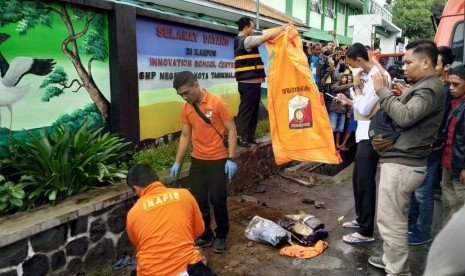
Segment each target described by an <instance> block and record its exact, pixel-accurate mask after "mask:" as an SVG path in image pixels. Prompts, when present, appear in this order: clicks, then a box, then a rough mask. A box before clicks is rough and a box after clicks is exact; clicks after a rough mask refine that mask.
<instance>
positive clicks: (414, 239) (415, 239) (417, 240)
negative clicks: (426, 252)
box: [408, 235, 433, 245]
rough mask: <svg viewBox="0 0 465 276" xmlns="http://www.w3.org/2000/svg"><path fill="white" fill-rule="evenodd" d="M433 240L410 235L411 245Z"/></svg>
mask: <svg viewBox="0 0 465 276" xmlns="http://www.w3.org/2000/svg"><path fill="white" fill-rule="evenodd" d="M432 240H433V239H432V238H429V239H422V238H420V237H418V236H413V235H409V236H408V243H409V244H410V245H420V244H424V243H428V242H430V241H432Z"/></svg>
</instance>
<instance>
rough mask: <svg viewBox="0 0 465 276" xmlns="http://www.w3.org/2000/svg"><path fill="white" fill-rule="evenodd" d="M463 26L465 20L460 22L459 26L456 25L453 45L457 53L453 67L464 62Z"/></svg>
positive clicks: (453, 51) (454, 51)
mask: <svg viewBox="0 0 465 276" xmlns="http://www.w3.org/2000/svg"><path fill="white" fill-rule="evenodd" d="M463 27H464V24H463V21H462V22H460V23H458V24H457V26H455V30H454V37H453V38H452V45H451V48H452V53H454V55H455V60H454V63H452V67H454V66H456V65H459V64H462V63H463V54H464V51H465V47H464V43H463V42H464V40H463Z"/></svg>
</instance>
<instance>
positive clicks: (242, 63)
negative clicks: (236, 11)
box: [234, 16, 292, 148]
mask: <svg viewBox="0 0 465 276" xmlns="http://www.w3.org/2000/svg"><path fill="white" fill-rule="evenodd" d="M289 24H292V23H291V22H290V23H289ZM237 25H238V29H239V34H238V35H237V37H236V38H235V39H234V57H235V60H236V64H235V65H236V80H237V82H238V89H239V94H240V95H241V101H240V104H239V111H238V113H237V117H236V127H237V145H238V146H240V147H246V148H247V147H249V146H250V143H252V144H258V142H257V140H256V139H255V130H256V129H257V122H258V109H259V106H260V94H261V88H260V87H261V83H262V82H264V81H265V77H266V74H265V66H264V64H263V61H262V58H261V56H260V53H259V51H258V46H260V44H262V43H264V42H266V41H268V40H270V39H273V38H275V37H276V36H278V35H279V34H280V33H281V32H283V31H284V30H285V29H286V27H287V25H283V26H281V27H280V28H278V29H276V30H274V31H270V32H267V33H265V34H262V35H253V34H254V23H253V21H252V19H251V18H250V17H247V16H244V17H241V18H240V19H239V21H237Z"/></svg>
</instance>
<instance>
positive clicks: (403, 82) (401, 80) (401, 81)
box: [392, 78, 407, 86]
mask: <svg viewBox="0 0 465 276" xmlns="http://www.w3.org/2000/svg"><path fill="white" fill-rule="evenodd" d="M392 82H398V83H400V84H402V85H404V86H406V85H407V83H406V82H405V80H404V79H396V78H394V79H393V80H392Z"/></svg>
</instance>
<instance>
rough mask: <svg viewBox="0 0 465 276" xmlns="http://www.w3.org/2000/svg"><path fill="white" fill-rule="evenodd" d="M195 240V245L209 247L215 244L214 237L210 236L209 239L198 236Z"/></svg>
mask: <svg viewBox="0 0 465 276" xmlns="http://www.w3.org/2000/svg"><path fill="white" fill-rule="evenodd" d="M194 242H195V246H199V247H208V246H211V245H212V244H213V238H209V239H201V238H198V239H196V240H195V241H194Z"/></svg>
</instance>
